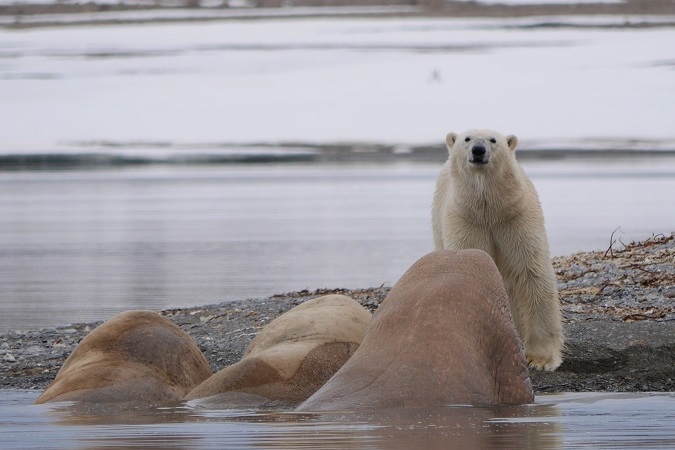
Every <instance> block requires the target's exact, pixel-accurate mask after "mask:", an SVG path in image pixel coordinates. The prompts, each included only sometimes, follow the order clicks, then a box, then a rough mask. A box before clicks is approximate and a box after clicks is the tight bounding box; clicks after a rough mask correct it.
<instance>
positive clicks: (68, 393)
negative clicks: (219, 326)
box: [35, 311, 211, 404]
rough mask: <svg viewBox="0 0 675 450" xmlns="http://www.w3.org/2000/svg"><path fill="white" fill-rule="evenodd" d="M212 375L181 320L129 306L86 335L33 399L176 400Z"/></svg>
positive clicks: (102, 400)
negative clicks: (54, 376) (39, 393)
mask: <svg viewBox="0 0 675 450" xmlns="http://www.w3.org/2000/svg"><path fill="white" fill-rule="evenodd" d="M210 375H211V369H210V368H209V364H208V362H207V361H206V358H205V357H204V355H203V354H202V352H201V351H200V350H199V347H197V344H195V342H194V341H193V340H192V338H191V337H190V336H188V335H187V333H185V332H184V331H183V330H181V329H180V328H179V327H178V326H177V325H175V324H174V323H172V322H171V321H169V320H167V319H165V318H164V317H162V316H160V315H159V314H157V313H155V312H152V311H127V312H124V313H122V314H119V315H117V316H115V317H113V318H112V319H110V320H108V321H106V322H105V323H103V324H102V325H100V326H99V327H97V328H96V329H95V330H94V331H92V332H91V333H90V334H89V335H87V337H85V338H84V339H83V340H82V341H81V342H80V343H79V344H78V346H77V347H76V348H75V350H74V351H73V353H72V354H71V355H70V356H69V357H68V359H67V360H66V362H65V363H64V365H63V367H61V370H59V372H58V373H57V374H56V378H55V379H54V381H53V382H52V384H50V385H49V386H48V387H47V389H46V390H45V391H44V392H43V393H42V395H40V396H39V397H38V398H37V400H36V401H35V403H45V402H60V401H82V402H92V403H112V402H115V403H119V402H133V403H142V404H149V403H160V402H171V401H178V400H180V399H181V398H183V396H184V395H185V394H187V393H188V392H190V390H192V389H193V388H194V387H195V386H197V385H198V384H199V383H201V382H202V381H204V380H205V379H206V378H208V377H209V376H210Z"/></svg>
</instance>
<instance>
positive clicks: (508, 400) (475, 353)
mask: <svg viewBox="0 0 675 450" xmlns="http://www.w3.org/2000/svg"><path fill="white" fill-rule="evenodd" d="M369 320H370V314H369V313H367V312H366V311H365V310H363V308H362V307H361V306H360V305H359V304H358V303H357V302H355V301H354V300H352V299H349V298H345V297H342V296H329V297H328V298H320V299H315V300H310V301H308V302H306V303H305V304H303V305H300V306H298V307H295V308H293V309H292V310H290V311H288V312H287V313H285V314H284V315H282V316H280V317H279V318H277V319H275V321H273V322H272V323H270V324H268V325H267V327H266V328H265V329H263V330H262V331H261V332H260V334H259V335H258V337H256V339H254V341H253V342H252V343H251V346H250V347H249V350H248V351H247V354H246V355H245V357H244V358H243V359H242V361H240V362H239V363H237V364H234V365H233V366H230V367H229V368H226V369H223V370H222V371H220V372H219V373H218V374H216V375H214V376H213V377H211V378H208V377H209V376H210V375H211V371H210V369H209V367H208V363H207V362H206V359H205V358H204V356H203V355H202V353H201V352H200V351H199V348H198V347H197V346H196V344H195V343H194V341H192V339H191V338H190V337H189V336H188V335H187V334H186V333H185V332H183V331H182V330H181V329H180V328H179V327H177V326H176V325H174V324H173V323H171V322H169V321H168V320H167V319H165V318H163V317H161V316H160V315H159V314H157V313H153V312H150V311H130V312H126V313H122V314H120V315H119V316H117V317H115V318H113V319H111V320H110V321H108V322H106V323H104V324H103V325H101V326H100V327H98V328H97V329H95V330H94V331H93V332H92V333H91V334H90V335H89V336H87V337H86V338H85V339H83V340H82V342H81V343H80V344H79V345H78V347H77V348H76V349H75V351H74V352H73V354H72V355H71V356H70V357H69V358H68V360H67V361H66V363H65V364H64V366H63V367H62V368H61V370H60V371H59V373H58V374H57V376H56V379H55V380H54V382H53V383H52V384H51V385H50V386H49V387H48V388H47V390H45V392H44V393H43V394H42V395H41V396H40V397H39V398H38V399H37V400H36V403H44V402H51V401H88V402H96V403H100V402H120V401H122V402H123V401H134V402H143V403H158V402H168V401H176V400H180V399H199V398H205V397H207V398H212V399H213V400H215V403H218V402H223V401H224V402H225V403H230V402H231V401H232V400H233V399H234V400H237V399H239V397H241V396H243V397H245V398H246V399H248V400H249V401H250V399H251V398H253V401H254V402H256V401H261V400H262V401H263V403H264V402H267V401H269V400H278V401H282V402H284V403H286V404H292V403H294V402H298V403H299V402H302V401H303V400H304V399H307V397H309V396H310V395H311V397H309V398H308V399H307V400H306V401H305V402H304V403H302V404H301V405H300V406H299V408H298V410H300V411H322V410H358V409H364V408H372V409H384V408H397V407H399V408H407V407H411V408H414V407H434V406H444V405H451V404H474V405H495V404H525V403H531V402H532V401H533V400H534V396H533V394H532V386H531V383H530V379H529V375H528V371H527V364H526V361H525V355H524V353H523V347H522V344H521V342H520V340H519V338H518V335H517V334H516V330H515V326H514V324H513V320H512V318H511V314H510V312H509V306H508V300H507V294H506V291H505V289H504V285H503V283H502V279H501V276H500V275H499V271H498V270H497V267H496V266H495V264H494V263H493V261H492V259H491V258H490V256H488V254H487V253H485V252H482V251H480V250H462V251H454V250H442V251H437V252H433V253H430V254H428V255H426V256H424V257H423V258H421V259H420V260H419V261H417V262H416V263H415V264H414V265H413V266H412V267H411V268H410V269H409V270H408V271H407V272H406V273H405V274H404V275H403V277H402V278H401V279H400V280H399V282H398V283H396V285H395V286H394V287H393V289H392V290H391V292H390V293H389V295H388V296H387V298H386V299H385V300H384V302H383V303H382V305H381V306H380V307H379V309H378V311H377V313H376V314H375V316H374V317H373V318H372V320H370V323H369V324H368V321H369ZM364 333H365V335H364ZM362 338H363V342H362V343H361V345H360V346H359V343H360V342H361V339H362ZM356 347H358V349H356ZM354 349H356V351H355V352H354V353H353V355H352V352H353V351H354ZM350 355H352V356H351V358H350V359H349V360H347V358H349V356H350ZM345 361H346V363H345ZM343 363H344V365H342V364H343ZM340 366H342V367H341V368H340ZM338 369H339V370H338ZM335 371H337V373H335ZM333 373H335V374H334V375H333ZM331 375H333V376H332V378H330V377H331ZM207 378H208V380H207ZM328 378H330V379H328ZM327 379H328V381H327V382H326V384H323V383H324V382H325V380H327ZM204 380H206V381H204ZM200 383H201V384H200ZM322 384H323V386H322V387H321V388H320V389H319V386H321V385H322ZM316 389H318V391H316V392H314V391H315V390H316ZM312 393H313V395H312ZM234 394H236V395H234ZM238 396H239V397H238Z"/></svg>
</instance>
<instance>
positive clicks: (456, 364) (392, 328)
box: [298, 250, 534, 411]
mask: <svg viewBox="0 0 675 450" xmlns="http://www.w3.org/2000/svg"><path fill="white" fill-rule="evenodd" d="M533 401H534V395H533V393H532V385H531V383H530V378H529V374H528V370H527V362H526V360H525V355H524V352H523V347H522V343H521V341H520V339H519V338H518V335H517V334H516V329H515V326H514V323H513V320H512V317H511V313H510V312H509V304H508V299H507V294H506V291H505V289H504V285H503V282H502V278H501V276H500V274H499V271H498V270H497V267H496V266H495V264H494V262H493V261H492V259H491V258H490V256H489V255H488V254H487V253H485V252H483V251H480V250H462V251H454V250H441V251H436V252H433V253H430V254H428V255H426V256H424V257H422V258H421V259H420V260H418V261H417V262H416V263H415V264H413V266H412V267H410V269H408V271H407V272H406V273H405V274H404V275H403V277H402V278H401V279H400V280H399V281H398V283H396V285H395V286H394V287H393V288H392V290H391V292H390V293H389V295H388V296H387V298H386V299H385V300H384V302H383V303H382V305H381V306H380V308H379V309H378V311H377V312H376V314H375V316H374V317H373V319H372V321H371V323H370V325H369V326H368V329H367V330H366V335H365V337H364V339H363V342H362V343H361V346H360V347H359V349H358V350H357V351H356V352H355V353H354V355H353V356H352V358H351V359H350V360H349V361H347V363H346V364H345V365H344V366H343V367H342V368H341V369H340V370H339V371H338V372H337V373H336V374H335V375H334V376H333V377H332V378H331V379H330V380H329V381H328V382H327V383H326V384H325V385H324V386H323V387H322V388H321V389H319V390H318V391H317V392H316V393H315V394H314V395H312V396H311V397H310V398H309V399H307V400H306V401H305V402H304V403H302V404H301V405H300V406H299V407H298V410H300V411H323V410H355V409H366V408H379V409H381V408H398V407H401V408H409V407H432V406H443V405H450V404H471V405H496V404H510V405H514V404H526V403H532V402H533Z"/></svg>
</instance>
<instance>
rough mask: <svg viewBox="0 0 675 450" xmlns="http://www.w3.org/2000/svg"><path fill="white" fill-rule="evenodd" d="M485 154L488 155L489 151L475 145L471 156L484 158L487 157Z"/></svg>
mask: <svg viewBox="0 0 675 450" xmlns="http://www.w3.org/2000/svg"><path fill="white" fill-rule="evenodd" d="M485 153H487V149H486V148H485V146H483V145H474V146H473V147H472V148H471V154H472V155H473V156H474V158H482V157H483V156H485Z"/></svg>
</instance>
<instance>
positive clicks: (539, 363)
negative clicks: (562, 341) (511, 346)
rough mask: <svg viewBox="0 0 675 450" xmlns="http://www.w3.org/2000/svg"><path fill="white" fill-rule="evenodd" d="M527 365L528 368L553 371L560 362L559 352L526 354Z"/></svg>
mask: <svg viewBox="0 0 675 450" xmlns="http://www.w3.org/2000/svg"><path fill="white" fill-rule="evenodd" d="M525 358H526V359H527V365H528V367H529V368H530V369H536V370H545V371H548V372H553V371H554V370H555V369H557V368H558V366H560V364H561V363H562V357H561V356H560V354H555V355H554V354H551V355H532V354H526V355H525Z"/></svg>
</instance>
